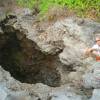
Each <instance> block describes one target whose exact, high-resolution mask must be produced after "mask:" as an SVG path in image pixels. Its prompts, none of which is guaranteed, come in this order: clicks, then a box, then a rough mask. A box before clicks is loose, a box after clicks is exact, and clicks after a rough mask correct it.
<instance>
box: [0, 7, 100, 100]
mask: <svg viewBox="0 0 100 100" xmlns="http://www.w3.org/2000/svg"><path fill="white" fill-rule="evenodd" d="M98 33H100V23H97V22H94V21H92V20H89V19H81V18H77V17H66V18H63V19H59V20H57V21H56V22H52V23H49V22H47V23H45V22H39V21H37V20H36V17H35V16H34V15H32V11H30V10H29V9H22V10H21V13H19V11H17V10H16V12H14V13H13V14H9V15H7V16H5V17H3V18H2V19H1V20H0V65H1V67H0V98H1V99H0V100H14V99H15V100H100V94H99V91H100V89H99V88H100V80H98V77H99V76H100V75H99V71H98V69H99V65H100V63H97V62H95V60H94V59H93V58H91V57H89V58H86V57H85V56H84V50H85V48H87V47H91V46H92V45H93V44H94V37H95V34H98ZM5 70H6V71H5Z"/></svg>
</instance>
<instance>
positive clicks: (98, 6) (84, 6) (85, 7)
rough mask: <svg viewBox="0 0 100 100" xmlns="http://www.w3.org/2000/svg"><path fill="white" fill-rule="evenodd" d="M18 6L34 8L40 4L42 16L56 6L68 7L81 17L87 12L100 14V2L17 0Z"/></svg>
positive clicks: (87, 0) (96, 0) (81, 0)
mask: <svg viewBox="0 0 100 100" xmlns="http://www.w3.org/2000/svg"><path fill="white" fill-rule="evenodd" d="M17 2H18V4H20V5H22V6H25V7H29V8H34V6H35V5H36V4H38V9H39V10H40V14H42V15H43V14H45V13H46V12H47V11H48V9H49V8H50V7H52V6H55V5H60V6H62V7H67V8H68V9H72V10H74V11H76V12H77V15H79V16H85V14H86V12H88V11H89V12H91V11H93V10H94V11H95V12H96V16H98V17H99V13H100V0H17Z"/></svg>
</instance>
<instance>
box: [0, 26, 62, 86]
mask: <svg viewBox="0 0 100 100" xmlns="http://www.w3.org/2000/svg"><path fill="white" fill-rule="evenodd" d="M2 29H3V31H4V34H2V35H0V41H1V42H0V65H1V66H2V67H3V68H4V69H5V70H7V71H9V72H10V74H11V75H12V76H13V77H14V78H15V79H16V80H19V81H20V82H22V83H30V84H35V83H44V84H47V85H49V86H53V87H55V86H60V81H61V76H60V73H59V71H58V70H57V55H49V54H48V55H47V54H44V53H42V52H41V51H40V50H39V49H37V48H38V47H37V45H36V43H34V42H33V41H31V40H29V39H27V38H26V36H23V38H22V39H21V40H20V39H18V36H17V34H23V33H21V32H20V31H18V30H14V29H12V28H9V27H4V26H2ZM8 30H9V31H8ZM10 30H11V31H10Z"/></svg>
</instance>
